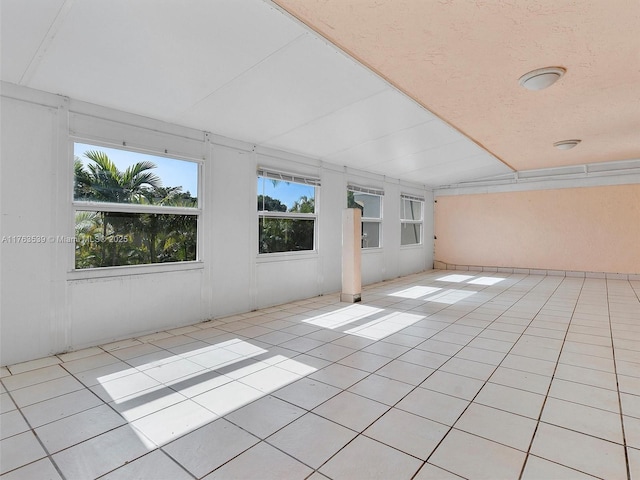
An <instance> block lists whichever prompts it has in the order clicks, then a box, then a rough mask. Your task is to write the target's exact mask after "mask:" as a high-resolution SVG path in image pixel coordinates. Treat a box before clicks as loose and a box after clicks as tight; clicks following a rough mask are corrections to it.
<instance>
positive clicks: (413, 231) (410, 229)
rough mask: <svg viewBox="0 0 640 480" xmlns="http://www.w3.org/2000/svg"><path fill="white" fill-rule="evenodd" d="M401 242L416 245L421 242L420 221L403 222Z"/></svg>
mask: <svg viewBox="0 0 640 480" xmlns="http://www.w3.org/2000/svg"><path fill="white" fill-rule="evenodd" d="M400 229H401V231H400V244H401V245H416V244H420V243H421V239H420V232H421V231H422V228H421V224H419V223H403V224H402V225H401V226H400Z"/></svg>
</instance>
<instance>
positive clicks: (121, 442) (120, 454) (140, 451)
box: [52, 425, 149, 480]
mask: <svg viewBox="0 0 640 480" xmlns="http://www.w3.org/2000/svg"><path fill="white" fill-rule="evenodd" d="M148 451H149V450H148V449H147V447H146V446H145V445H144V443H143V442H142V441H141V440H140V437H139V436H138V435H137V434H136V433H134V431H133V430H132V429H131V427H129V426H127V425H125V426H122V427H119V428H116V429H115V430H111V431H110V432H107V433H104V434H102V435H100V436H98V437H95V438H92V439H91V440H87V441H86V442H82V443H79V444H78V445H75V446H73V447H71V448H68V449H66V450H62V451H61V452H59V453H57V454H55V455H53V457H52V458H53V460H54V462H56V464H57V465H58V467H59V468H60V471H61V472H62V473H63V475H64V476H65V478H67V479H68V480H86V479H88V478H96V477H99V476H100V475H104V474H105V473H107V472H110V471H111V470H115V469H116V468H119V467H121V466H123V465H125V464H127V463H129V462H131V461H132V460H134V459H136V458H138V457H140V456H142V455H144V454H145V453H147V452H148Z"/></svg>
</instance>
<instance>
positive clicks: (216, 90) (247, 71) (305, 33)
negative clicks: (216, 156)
mask: <svg viewBox="0 0 640 480" xmlns="http://www.w3.org/2000/svg"><path fill="white" fill-rule="evenodd" d="M306 35H309V34H308V33H307V32H304V33H302V34H300V35H298V36H297V37H296V38H294V39H293V40H291V41H289V42H287V43H285V44H284V45H282V46H281V47H279V48H278V49H276V50H274V51H273V52H271V53H270V54H269V55H267V56H266V57H264V58H263V59H261V60H260V61H259V62H258V63H254V64H253V65H251V66H250V67H249V68H247V69H246V70H243V71H242V72H240V73H239V74H238V75H236V76H235V77H233V78H232V79H230V80H228V81H226V82H225V83H224V84H222V85H220V86H219V87H218V88H216V89H214V90H213V91H212V92H210V93H208V94H207V95H205V96H204V97H202V98H201V99H200V100H198V101H196V102H195V103H194V104H192V105H190V106H189V107H187V108H185V109H184V110H182V111H181V112H180V113H178V114H177V116H182V115H184V114H186V113H187V112H188V111H189V110H191V109H192V108H194V107H195V106H197V105H198V104H200V103H202V102H204V101H205V100H206V99H208V98H209V97H211V96H213V95H214V94H216V93H218V92H219V91H220V90H222V89H223V88H225V87H227V86H228V85H230V84H232V83H233V82H235V81H236V80H238V79H239V78H240V77H242V76H244V75H246V74H247V73H249V72H250V71H251V70H253V69H255V68H256V67H258V66H259V65H262V64H263V63H264V62H266V61H267V60H269V59H270V58H271V57H272V56H274V55H275V54H277V53H279V52H281V51H282V50H285V49H287V48H289V47H290V46H291V45H292V44H294V43H295V42H297V41H298V40H300V39H301V38H303V37H304V36H306Z"/></svg>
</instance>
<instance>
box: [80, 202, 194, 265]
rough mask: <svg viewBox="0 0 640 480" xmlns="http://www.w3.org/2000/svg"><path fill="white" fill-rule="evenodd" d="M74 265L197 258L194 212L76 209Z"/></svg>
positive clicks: (121, 263) (137, 262) (173, 260)
mask: <svg viewBox="0 0 640 480" xmlns="http://www.w3.org/2000/svg"><path fill="white" fill-rule="evenodd" d="M75 239H76V242H75V243H76V245H75V247H76V262H75V264H76V268H77V269H81V268H95V267H112V266H122V265H142V264H149V263H164V262H183V261H191V260H195V259H196V243H197V242H196V240H197V216H196V215H168V214H156V213H122V212H85V211H78V212H76V237H75Z"/></svg>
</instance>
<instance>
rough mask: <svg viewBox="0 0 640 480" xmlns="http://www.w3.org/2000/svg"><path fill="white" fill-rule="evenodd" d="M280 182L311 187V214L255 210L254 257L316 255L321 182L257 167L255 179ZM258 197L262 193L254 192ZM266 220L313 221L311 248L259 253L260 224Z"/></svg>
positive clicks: (308, 176)
mask: <svg viewBox="0 0 640 480" xmlns="http://www.w3.org/2000/svg"><path fill="white" fill-rule="evenodd" d="M260 178H263V179H264V180H263V181H266V180H280V181H283V182H288V183H296V184H299V185H307V186H311V187H313V213H300V212H278V211H269V210H257V209H256V214H257V220H258V221H257V222H256V227H257V228H256V236H257V239H258V242H257V244H256V250H257V252H256V255H257V258H258V259H259V260H267V259H269V258H277V257H282V256H308V255H317V254H318V220H319V215H318V205H319V202H318V197H319V195H320V186H321V181H320V178H319V177H315V176H311V175H300V174H294V173H289V172H283V171H278V170H273V169H271V168H264V167H258V169H257V171H256V179H257V180H260ZM256 186H257V182H256ZM259 195H264V191H263V192H260V191H256V196H255V198H256V201H257V198H258V196H259ZM267 218H280V219H291V220H313V248H312V249H310V250H287V251H283V252H260V222H261V221H262V220H264V219H267Z"/></svg>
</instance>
